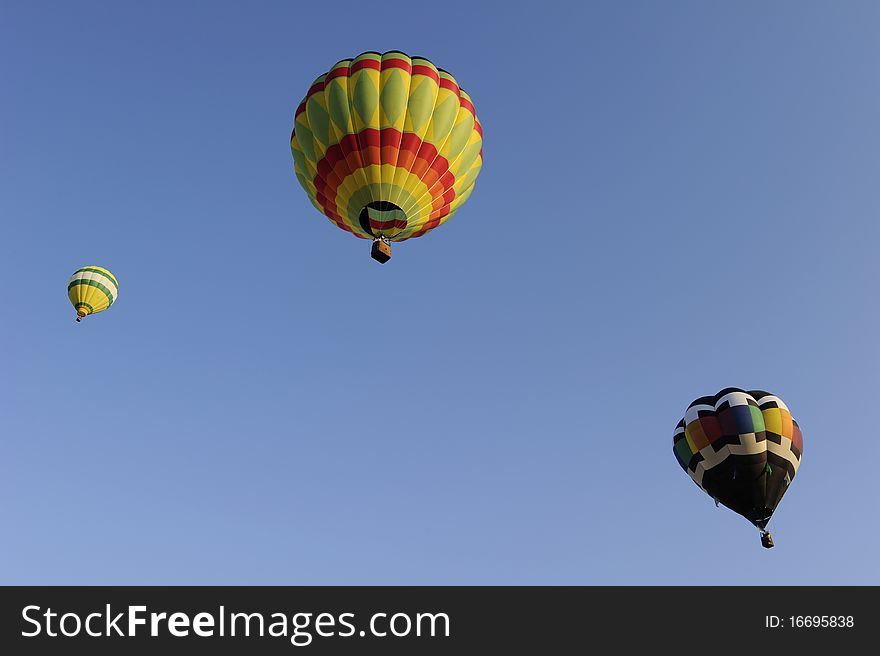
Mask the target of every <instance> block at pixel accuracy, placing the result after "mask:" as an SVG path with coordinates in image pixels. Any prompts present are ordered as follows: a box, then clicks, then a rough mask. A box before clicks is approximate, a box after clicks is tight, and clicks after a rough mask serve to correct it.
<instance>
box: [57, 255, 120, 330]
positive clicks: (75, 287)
mask: <svg viewBox="0 0 880 656" xmlns="http://www.w3.org/2000/svg"><path fill="white" fill-rule="evenodd" d="M118 296H119V283H118V282H117V281H116V276H114V275H113V274H112V273H110V272H109V271H108V270H107V269H105V268H103V267H99V266H84V267H82V268H81V269H77V270H76V271H74V273H73V275H72V276H71V277H70V281H68V283H67V297H68V298H69V299H70V302H71V303H72V304H73V307H74V308H75V309H76V320H77V321H82V320H83V317H86V316H88V315H90V314H97V313H98V312H103V311H104V310H106V309H107V308H108V307H110V306H111V305H113V303H115V302H116V299H117V297H118Z"/></svg>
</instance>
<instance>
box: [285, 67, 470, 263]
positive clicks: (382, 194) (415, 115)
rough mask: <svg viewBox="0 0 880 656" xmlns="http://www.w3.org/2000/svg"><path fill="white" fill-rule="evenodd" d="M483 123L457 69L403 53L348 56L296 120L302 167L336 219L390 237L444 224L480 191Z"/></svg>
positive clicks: (316, 86)
mask: <svg viewBox="0 0 880 656" xmlns="http://www.w3.org/2000/svg"><path fill="white" fill-rule="evenodd" d="M482 135H483V128H482V127H481V125H480V122H479V121H478V120H477V116H476V114H475V112H474V105H473V103H472V102H471V99H470V96H468V94H467V93H465V92H464V90H462V89H461V88H460V87H459V86H458V83H457V82H456V81H455V78H453V77H452V76H451V75H450V74H449V73H447V72H446V71H444V70H443V69H441V68H437V67H436V66H434V64H432V63H431V62H430V61H428V60H427V59H423V58H421V57H409V56H407V55H405V54H404V53H402V52H398V51H391V52H386V53H385V54H379V53H377V52H365V53H363V54H361V55H358V56H357V57H355V58H354V59H343V60H342V61H340V62H338V63H337V64H335V65H334V66H333V67H332V68H331V69H330V70H329V71H328V72H327V73H325V74H324V75H321V76H320V77H318V79H317V80H315V82H314V83H313V84H312V86H311V88H310V89H309V91H308V93H307V94H306V97H305V99H304V100H303V101H302V103H300V105H299V107H298V108H297V110H296V113H295V118H294V127H293V133H292V134H291V137H290V147H291V150H292V151H293V163H294V172H295V173H296V177H297V180H299V182H300V184H301V185H302V186H303V188H304V189H305V190H306V194H307V195H308V197H309V199H310V200H311V201H312V204H313V205H314V206H315V207H316V208H318V210H319V211H320V212H322V213H323V214H324V215H326V216H327V217H328V218H329V219H330V220H331V221H333V223H335V224H336V225H337V226H339V227H340V228H342V229H343V230H346V231H348V232H350V233H352V234H353V235H355V236H356V237H360V238H361V239H371V240H373V245H372V250H371V254H372V256H373V258H374V259H375V260H377V261H379V262H381V263H383V264H384V263H385V262H387V261H388V260H389V259H390V257H391V242H395V241H404V240H406V239H411V238H413V237H420V236H422V235H424V234H425V233H427V232H429V231H431V230H433V229H434V228H436V227H437V226H439V225H441V224H442V223H445V222H446V221H448V220H449V218H450V217H451V216H452V215H453V214H454V213H455V212H456V210H458V208H459V207H461V205H462V204H463V203H464V202H465V201H466V200H467V199H468V197H469V196H470V195H471V191H472V190H473V187H474V181H475V180H476V179H477V175H478V174H479V172H480V167H481V166H482V163H483V136H482Z"/></svg>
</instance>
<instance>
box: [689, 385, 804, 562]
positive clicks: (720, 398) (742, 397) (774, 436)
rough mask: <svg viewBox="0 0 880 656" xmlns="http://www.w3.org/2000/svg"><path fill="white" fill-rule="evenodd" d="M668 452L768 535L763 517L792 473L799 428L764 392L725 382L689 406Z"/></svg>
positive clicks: (718, 499) (768, 543) (764, 539)
mask: <svg viewBox="0 0 880 656" xmlns="http://www.w3.org/2000/svg"><path fill="white" fill-rule="evenodd" d="M673 451H674V453H675V457H676V458H677V459H678V464H679V465H681V467H682V469H684V470H685V471H686V472H687V473H688V474H689V475H690V477H691V478H692V479H693V480H694V482H695V483H696V484H697V485H699V486H700V487H701V488H702V489H703V490H704V491H705V492H706V493H707V494H708V495H709V496H711V497H713V498H714V499H715V503H716V505H717V504H718V503H722V504H724V505H725V506H727V507H728V508H730V509H731V510H733V511H734V512H736V513H739V514H740V515H742V516H743V517H745V518H746V519H748V520H749V521H750V522H751V523H752V524H754V525H755V526H757V527H758V530H759V531H761V543H762V544H763V545H764V546H765V547H767V548H770V547H772V546H773V539H772V538H771V537H770V533H769V532H767V522H768V521H770V517H771V516H772V515H773V512H774V511H775V510H776V506H777V505H779V501H780V500H781V499H782V495H784V494H785V492H786V490H788V487H789V485H791V481H792V479H794V475H795V474H796V473H797V470H798V466H799V465H800V462H801V452H802V451H803V440H802V438H801V430H800V428H799V427H798V424H797V422H796V421H795V420H794V419H793V418H792V416H791V413H790V412H789V411H788V407H786V405H785V404H784V403H783V402H782V400H781V399H780V398H779V397H776V396H773V395H772V394H770V393H769V392H761V391H757V390H755V391H750V392H746V391H744V390H741V389H738V388H736V387H728V388H727V389H723V390H721V391H720V392H718V394H716V395H715V396H703V397H701V398H699V399H697V400H696V401H694V402H693V403H691V404H690V406H688V409H687V412H686V413H685V416H684V419H682V420H681V421H680V422H678V426H676V428H675V434H674V435H673Z"/></svg>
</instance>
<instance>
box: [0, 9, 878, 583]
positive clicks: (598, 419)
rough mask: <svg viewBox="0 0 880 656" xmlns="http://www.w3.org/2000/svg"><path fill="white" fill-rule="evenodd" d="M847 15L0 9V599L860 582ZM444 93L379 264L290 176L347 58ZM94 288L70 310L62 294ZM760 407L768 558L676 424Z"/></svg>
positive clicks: (861, 510) (863, 180)
mask: <svg viewBox="0 0 880 656" xmlns="http://www.w3.org/2000/svg"><path fill="white" fill-rule="evenodd" d="M878 30H880V7H878V5H877V4H876V3H873V2H856V1H852V2H845V3H831V2H800V1H798V2H794V1H788V2H773V3H769V4H768V3H765V2H737V3H723V2H702V1H694V2H683V1H680V2H664V3H656V2H625V3H621V2H612V1H609V2H586V3H573V2H571V3H570V2H566V3H561V2H548V1H542V2H535V3H529V4H526V3H504V4H501V3H499V4H498V5H490V4H488V3H478V2H454V1H452V2H450V1H446V0H444V1H443V2H439V3H428V2H407V3H395V2H390V1H389V2H383V3H363V2H333V3H305V2H302V3H300V2H274V3H273V2H259V3H253V2H237V3H220V2H186V3H180V2H151V3H144V2H77V3H66V2H40V3H35V2H24V1H21V2H3V4H2V5H0V80H2V92H0V98H2V100H0V122H2V130H0V222H2V233H0V234H2V238H0V261H2V264H3V268H4V270H5V272H6V273H5V275H6V284H5V285H4V290H5V293H4V295H3V303H2V307H3V311H2V314H3V321H2V327H0V335H2V343H3V344H4V345H5V348H4V353H3V360H2V362H3V366H2V374H0V408H2V415H0V499H3V501H2V503H0V522H2V526H3V530H2V539H0V582H2V583H7V584H13V583H14V584H621V585H631V584H649V585H653V584H697V585H703V584H875V585H876V584H880V566H878V562H877V553H880V527H878V501H880V497H878V484H877V482H876V478H877V476H876V470H875V467H876V466H877V463H878V459H880V446H878V444H880V441H878V435H877V431H876V428H875V426H876V421H877V420H876V418H875V414H876V412H877V409H878V402H877V396H878V395H877V385H878V366H880V352H878V347H877V335H878V330H880V310H878V291H877V286H878V280H880V276H878V274H880V264H878V255H877V253H878V251H877V243H878V238H880V227H878V215H880V175H878V174H880V124H878V121H880V86H878V84H877V67H878V62H880V41H878V40H877V34H878ZM391 49H400V50H403V51H404V52H407V53H409V54H412V55H421V56H425V57H428V58H429V59H431V60H432V61H433V62H435V63H436V64H437V65H438V66H440V67H442V68H445V69H447V70H449V71H450V72H451V73H452V74H453V75H454V76H455V77H456V79H457V80H458V82H459V83H460V85H461V86H462V87H463V88H464V89H466V90H467V91H468V92H469V93H470V95H471V97H472V98H473V100H474V103H475V106H476V110H477V115H478V116H479V118H480V120H481V122H482V124H483V127H484V166H483V171H482V173H481V174H480V177H479V179H478V180H477V184H476V188H475V191H474V193H473V196H472V197H471V199H470V200H469V201H468V202H467V203H466V204H465V206H464V207H463V208H462V209H461V210H460V211H459V212H458V214H456V215H455V217H453V219H452V220H451V221H450V222H449V223H447V224H446V225H444V226H443V227H442V228H440V229H438V230H436V231H435V232H433V233H431V234H429V235H427V236H426V237H424V238H422V239H417V240H412V241H408V242H404V243H402V244H399V245H397V246H396V247H395V249H394V259H393V260H392V261H391V262H390V263H388V264H386V265H384V266H382V265H379V264H378V263H376V262H374V261H373V260H371V259H370V257H369V254H368V251H369V243H368V242H366V241H362V240H359V239H355V238H354V237H352V236H351V235H349V234H347V233H345V232H343V231H341V230H339V229H338V228H336V227H335V226H333V225H332V224H331V223H330V222H329V221H328V220H327V219H326V218H324V217H322V216H321V215H320V214H319V213H318V212H317V211H316V210H315V209H314V208H313V207H312V205H311V204H310V203H309V202H308V200H307V198H306V195H305V193H304V191H303V190H302V188H300V186H299V185H298V183H297V181H296V178H295V177H294V175H293V160H292V157H291V153H290V149H289V143H288V141H289V136H290V131H291V127H292V124H293V112H294V110H295V108H296V106H297V105H298V104H299V102H300V100H301V99H302V97H303V96H304V95H305V92H306V91H307V89H308V87H309V85H310V84H311V82H312V81H313V80H314V78H315V77H317V76H318V75H319V74H321V73H323V72H324V71H326V70H327V69H328V68H329V67H330V66H331V65H332V64H333V63H335V62H336V61H337V60H339V59H342V58H345V57H353V56H355V55H357V54H358V53H360V52H363V51H365V50H378V51H384V50H391ZM87 264H97V265H101V266H105V267H107V268H109V269H110V270H111V271H112V272H113V273H114V274H116V276H117V277H118V279H119V282H120V296H119V301H118V303H117V304H115V305H114V306H113V307H112V308H111V309H110V310H109V311H107V312H105V313H104V314H101V315H97V316H94V317H89V318H87V319H86V320H85V321H84V322H83V323H82V324H76V323H75V322H74V316H75V314H74V311H73V309H72V307H71V306H70V304H69V302H68V300H67V297H66V285H67V280H68V278H69V276H70V275H71V273H72V272H73V271H74V270H75V269H77V268H78V267H80V266H83V265H87ZM727 386H737V387H744V388H746V389H766V390H769V391H771V392H773V393H775V394H777V395H779V396H780V397H781V398H782V399H784V400H785V401H786V403H787V404H788V406H789V408H790V409H791V410H792V413H793V414H794V416H795V418H796V419H797V420H798V421H799V423H800V425H801V427H802V429H803V433H804V449H805V450H804V457H803V460H802V463H801V468H800V470H799V472H798V474H797V477H796V478H795V480H794V483H793V485H792V486H791V488H790V489H789V492H788V494H787V495H786V496H785V498H784V499H783V501H782V503H781V504H780V506H779V509H778V510H777V513H776V516H775V517H774V519H773V521H772V523H771V525H770V528H771V530H772V531H773V535H774V538H775V541H776V545H777V546H776V548H775V549H773V550H770V551H768V550H765V549H762V548H761V546H760V542H759V539H758V532H757V531H756V530H755V529H754V527H752V526H751V525H750V524H749V523H748V522H747V521H746V520H745V519H743V518H741V517H739V516H737V515H735V514H734V513H733V512H731V511H729V510H727V509H725V508H723V507H722V508H720V509H717V508H715V506H714V504H713V502H712V500H711V499H710V498H709V497H708V496H707V495H705V494H704V493H703V492H702V491H701V490H699V489H698V488H697V487H696V486H695V485H694V483H693V482H692V481H691V480H690V479H689V478H688V477H687V476H686V475H685V474H684V473H683V472H682V471H681V469H680V468H679V466H678V464H677V463H676V460H675V458H674V456H673V454H672V433H673V429H674V427H675V425H676V423H677V422H678V420H679V419H680V418H681V417H682V416H683V414H684V411H685V409H686V408H687V406H688V404H689V403H690V402H691V401H692V400H694V399H695V398H696V397H699V396H703V395H706V394H714V393H715V392H717V391H718V390H719V389H721V388H723V387H727Z"/></svg>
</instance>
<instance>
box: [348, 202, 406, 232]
mask: <svg viewBox="0 0 880 656" xmlns="http://www.w3.org/2000/svg"><path fill="white" fill-rule="evenodd" d="M358 222H359V223H360V224H361V228H363V231H364V232H366V233H367V234H368V235H371V236H373V237H390V236H392V235H396V234H397V233H399V232H400V231H401V230H403V229H405V228H406V223H407V221H406V212H404V211H403V210H402V209H400V207H398V206H397V205H395V204H394V203H389V202H388V201H384V200H374V201H373V202H372V203H368V204H367V205H366V206H365V207H364V208H363V209H362V210H361V213H360V215H359V216H358Z"/></svg>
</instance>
